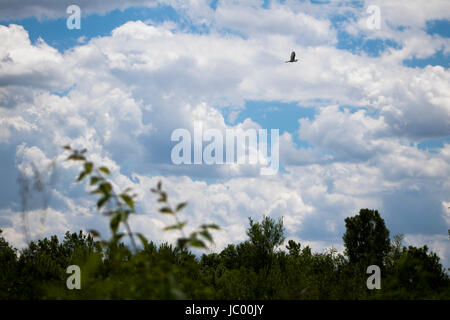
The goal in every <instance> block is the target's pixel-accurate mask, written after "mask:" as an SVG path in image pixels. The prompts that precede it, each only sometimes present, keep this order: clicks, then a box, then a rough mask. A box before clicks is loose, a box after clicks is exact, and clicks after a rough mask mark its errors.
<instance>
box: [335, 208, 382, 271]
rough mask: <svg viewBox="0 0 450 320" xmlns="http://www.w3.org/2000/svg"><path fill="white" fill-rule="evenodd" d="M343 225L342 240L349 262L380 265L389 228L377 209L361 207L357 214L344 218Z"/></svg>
mask: <svg viewBox="0 0 450 320" xmlns="http://www.w3.org/2000/svg"><path fill="white" fill-rule="evenodd" d="M345 226H346V232H345V234H344V236H343V240H344V245H345V248H346V254H347V255H348V257H349V259H350V262H351V263H360V264H361V265H362V266H365V267H367V266H368V265H371V264H376V265H378V266H380V267H382V266H383V265H384V258H385V257H386V255H387V253H388V252H389V248H390V241H389V230H388V229H387V228H386V225H385V223H384V220H383V219H382V218H381V216H380V214H379V213H378V211H377V210H369V209H361V210H360V211H359V214H358V215H356V216H354V217H349V218H346V219H345Z"/></svg>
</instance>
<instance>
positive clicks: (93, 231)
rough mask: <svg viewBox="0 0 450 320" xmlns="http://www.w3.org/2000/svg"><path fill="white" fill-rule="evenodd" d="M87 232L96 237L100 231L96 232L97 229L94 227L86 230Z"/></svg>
mask: <svg viewBox="0 0 450 320" xmlns="http://www.w3.org/2000/svg"><path fill="white" fill-rule="evenodd" d="M88 232H89V233H90V234H91V235H92V237H94V238H96V237H100V232H98V231H97V230H94V229H90V230H88Z"/></svg>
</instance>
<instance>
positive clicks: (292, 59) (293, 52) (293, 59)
mask: <svg viewBox="0 0 450 320" xmlns="http://www.w3.org/2000/svg"><path fill="white" fill-rule="evenodd" d="M297 61H298V60H297V59H295V51H292V53H291V60H289V61H285V62H286V63H288V62H297Z"/></svg>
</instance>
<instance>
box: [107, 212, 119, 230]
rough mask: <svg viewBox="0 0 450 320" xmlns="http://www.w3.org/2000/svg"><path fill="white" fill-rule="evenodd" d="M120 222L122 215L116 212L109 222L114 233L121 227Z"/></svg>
mask: <svg viewBox="0 0 450 320" xmlns="http://www.w3.org/2000/svg"><path fill="white" fill-rule="evenodd" d="M119 223H120V215H119V214H116V215H115V216H114V217H113V218H112V219H111V221H110V223H109V225H110V227H111V230H112V231H113V233H116V232H117V229H118V228H119Z"/></svg>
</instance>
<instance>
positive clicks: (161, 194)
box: [158, 192, 167, 202]
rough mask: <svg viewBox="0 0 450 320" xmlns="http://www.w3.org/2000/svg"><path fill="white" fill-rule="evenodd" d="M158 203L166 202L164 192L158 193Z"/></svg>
mask: <svg viewBox="0 0 450 320" xmlns="http://www.w3.org/2000/svg"><path fill="white" fill-rule="evenodd" d="M158 202H167V194H166V193H165V192H161V193H160V198H159V199H158Z"/></svg>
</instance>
